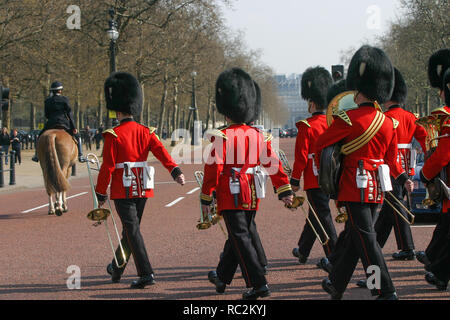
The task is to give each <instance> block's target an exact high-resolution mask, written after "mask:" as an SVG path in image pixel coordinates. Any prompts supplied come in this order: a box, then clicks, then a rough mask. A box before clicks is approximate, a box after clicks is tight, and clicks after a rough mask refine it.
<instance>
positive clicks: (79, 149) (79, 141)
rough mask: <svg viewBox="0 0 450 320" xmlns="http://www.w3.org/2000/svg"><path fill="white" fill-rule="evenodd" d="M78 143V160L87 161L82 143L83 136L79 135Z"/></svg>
mask: <svg viewBox="0 0 450 320" xmlns="http://www.w3.org/2000/svg"><path fill="white" fill-rule="evenodd" d="M77 145H78V161H80V162H82V163H83V162H86V158H85V157H84V156H83V147H82V143H81V137H77Z"/></svg>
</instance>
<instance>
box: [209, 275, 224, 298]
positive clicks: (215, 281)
mask: <svg viewBox="0 0 450 320" xmlns="http://www.w3.org/2000/svg"><path fill="white" fill-rule="evenodd" d="M208 280H209V282H211V283H212V284H213V285H215V286H216V292H217V293H224V292H225V288H226V287H227V285H226V284H225V283H223V282H222V281H221V280H220V279H219V277H218V276H217V273H216V272H215V271H210V272H209V273H208Z"/></svg>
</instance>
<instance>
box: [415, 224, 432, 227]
mask: <svg viewBox="0 0 450 320" xmlns="http://www.w3.org/2000/svg"><path fill="white" fill-rule="evenodd" d="M411 228H436V225H435V224H432V225H424V226H411Z"/></svg>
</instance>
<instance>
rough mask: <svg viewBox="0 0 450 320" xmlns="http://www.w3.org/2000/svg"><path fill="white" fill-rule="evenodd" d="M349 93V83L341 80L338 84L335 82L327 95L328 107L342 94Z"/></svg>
mask: <svg viewBox="0 0 450 320" xmlns="http://www.w3.org/2000/svg"><path fill="white" fill-rule="evenodd" d="M345 91H347V83H346V82H345V79H343V80H340V81H338V82H335V83H334V84H333V85H332V86H331V87H330V88H329V89H328V93H327V105H329V104H330V102H331V101H332V100H333V99H334V97H336V96H337V95H339V94H341V93H342V92H345Z"/></svg>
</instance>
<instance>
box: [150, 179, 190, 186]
mask: <svg viewBox="0 0 450 320" xmlns="http://www.w3.org/2000/svg"><path fill="white" fill-rule="evenodd" d="M194 182H197V181H193V180H192V181H185V183H194ZM176 183H177V182H176V181H163V182H155V185H156V184H176Z"/></svg>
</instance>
